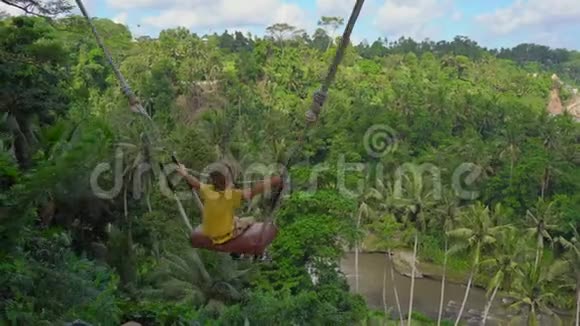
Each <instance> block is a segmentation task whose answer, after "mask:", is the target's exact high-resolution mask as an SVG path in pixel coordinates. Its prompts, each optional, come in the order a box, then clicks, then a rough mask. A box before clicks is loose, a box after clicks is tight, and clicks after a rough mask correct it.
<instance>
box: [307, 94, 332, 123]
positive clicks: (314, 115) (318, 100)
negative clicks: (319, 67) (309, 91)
mask: <svg viewBox="0 0 580 326" xmlns="http://www.w3.org/2000/svg"><path fill="white" fill-rule="evenodd" d="M326 96H327V94H326V92H324V91H322V90H317V91H316V92H314V94H313V96H312V105H311V106H310V110H308V111H307V112H306V120H307V121H308V122H314V121H316V120H318V116H319V115H320V112H321V111H322V106H323V105H324V102H325V101H326Z"/></svg>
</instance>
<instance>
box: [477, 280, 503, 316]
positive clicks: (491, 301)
mask: <svg viewBox="0 0 580 326" xmlns="http://www.w3.org/2000/svg"><path fill="white" fill-rule="evenodd" d="M497 290H499V283H498V284H497V285H496V286H495V288H494V289H493V292H492V293H491V297H490V298H489V301H488V302H487V305H486V306H485V310H484V311H483V320H482V321H481V325H485V323H486V322H487V315H488V314H489V310H490V309H491V305H492V304H493V299H495V295H496V294H497Z"/></svg>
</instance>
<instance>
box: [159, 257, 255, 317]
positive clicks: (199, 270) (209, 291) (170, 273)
mask: <svg viewBox="0 0 580 326" xmlns="http://www.w3.org/2000/svg"><path fill="white" fill-rule="evenodd" d="M217 260H218V261H217V264H216V265H217V266H216V267H214V268H212V270H211V271H210V270H208V267H207V265H206V264H204V262H203V261H202V259H201V257H200V256H199V254H198V252H197V250H195V249H193V250H188V251H187V252H185V253H184V254H181V255H175V254H168V255H167V256H166V257H165V258H164V259H163V263H164V264H163V267H162V268H161V269H160V270H159V271H157V273H156V280H157V289H156V290H153V291H151V292H150V294H152V295H158V296H159V295H161V296H162V297H165V298H172V299H177V300H180V301H182V302H187V303H190V304H195V305H203V306H205V305H208V304H215V303H218V304H220V303H227V302H235V301H238V300H240V299H241V292H240V289H241V288H242V287H243V282H244V281H245V280H244V276H245V275H246V274H247V273H248V271H249V269H245V270H240V269H239V268H238V265H237V264H236V262H235V261H233V260H232V259H231V258H230V257H229V256H228V255H224V254H219V255H217Z"/></svg>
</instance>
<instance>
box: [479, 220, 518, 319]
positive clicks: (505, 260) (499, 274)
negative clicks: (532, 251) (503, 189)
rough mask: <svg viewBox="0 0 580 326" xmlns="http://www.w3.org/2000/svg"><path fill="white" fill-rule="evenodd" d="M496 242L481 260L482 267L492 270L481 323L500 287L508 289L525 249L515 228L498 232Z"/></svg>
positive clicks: (507, 228)
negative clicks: (493, 248)
mask: <svg viewBox="0 0 580 326" xmlns="http://www.w3.org/2000/svg"><path fill="white" fill-rule="evenodd" d="M497 239H498V241H497V244H496V246H495V250H494V251H493V253H492V255H491V257H490V258H488V259H486V260H483V261H482V262H481V266H482V268H489V269H490V270H492V271H494V272H493V276H492V278H491V280H490V282H489V285H488V292H487V295H488V296H489V301H488V302H487V304H486V305H485V309H484V312H483V321H482V323H483V325H485V323H486V322H487V316H488V314H489V311H490V309H491V306H492V304H493V300H494V299H495V296H496V294H497V292H498V290H499V288H500V287H503V288H504V289H506V290H509V288H510V286H511V283H512V281H513V279H514V277H515V275H516V272H517V267H518V260H520V259H518V258H519V257H522V255H523V254H524V252H523V251H524V250H525V249H526V246H525V244H524V243H523V242H524V241H523V240H524V239H522V237H521V234H520V233H519V232H518V230H517V229H516V228H513V227H506V228H505V230H504V231H503V232H501V233H499V234H498V236H497Z"/></svg>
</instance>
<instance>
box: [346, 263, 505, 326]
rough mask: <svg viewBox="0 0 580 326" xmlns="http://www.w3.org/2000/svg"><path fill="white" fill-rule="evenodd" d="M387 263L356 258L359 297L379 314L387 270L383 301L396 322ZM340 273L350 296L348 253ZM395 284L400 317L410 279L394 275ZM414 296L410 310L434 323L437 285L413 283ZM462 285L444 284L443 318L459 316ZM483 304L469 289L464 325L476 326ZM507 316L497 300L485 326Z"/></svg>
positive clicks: (479, 292) (430, 281) (351, 268)
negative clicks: (384, 276) (357, 260)
mask: <svg viewBox="0 0 580 326" xmlns="http://www.w3.org/2000/svg"><path fill="white" fill-rule="evenodd" d="M389 264H390V263H389V262H388V260H387V259H386V255H385V254H381V253H363V254H359V293H360V294H361V295H362V296H363V297H364V298H365V299H366V301H367V304H368V305H369V307H371V308H373V309H377V310H381V311H382V310H383V294H382V293H383V273H384V271H385V268H387V281H386V289H387V290H386V301H387V306H388V307H389V309H391V311H392V314H393V316H394V317H395V318H398V313H397V306H396V303H395V302H396V301H395V296H394V291H393V284H392V282H391V277H390V274H389V271H390V270H389V268H390V265H389ZM341 270H342V272H343V273H344V274H345V275H346V277H347V279H348V283H349V285H350V288H351V290H352V291H353V292H356V281H355V268H354V254H352V253H349V254H346V256H345V257H344V258H343V260H342V262H341ZM395 284H396V286H397V290H398V294H399V301H400V303H401V309H402V310H403V315H405V316H406V315H407V312H408V311H409V294H410V286H411V279H410V278H409V277H406V276H403V275H400V274H398V273H395ZM414 292H415V295H414V298H413V310H414V311H419V312H421V313H423V314H424V315H426V316H429V317H431V318H433V319H435V320H436V319H437V314H438V312H439V298H440V293H441V282H440V281H439V280H433V279H429V278H420V279H416V280H415V291H414ZM464 294H465V285H461V284H453V283H449V282H447V284H446V287H445V299H444V307H443V309H444V312H443V318H444V319H448V320H453V321H454V320H455V318H456V317H457V314H458V312H459V308H460V305H461V301H462V300H463V295H464ZM486 302H487V300H486V297H485V291H484V290H482V289H479V288H472V289H471V291H470V293H469V297H468V299H467V304H466V307H465V310H464V312H463V319H464V320H465V322H467V324H468V325H479V324H480V323H481V317H482V315H483V310H484V307H485V304H486ZM511 317H512V316H511V315H509V314H507V312H506V311H505V310H504V309H503V308H502V303H501V299H499V298H498V299H497V300H496V302H494V305H493V307H492V309H491V313H490V317H488V318H489V319H488V322H487V325H499V324H500V321H506V320H509V319H511Z"/></svg>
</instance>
